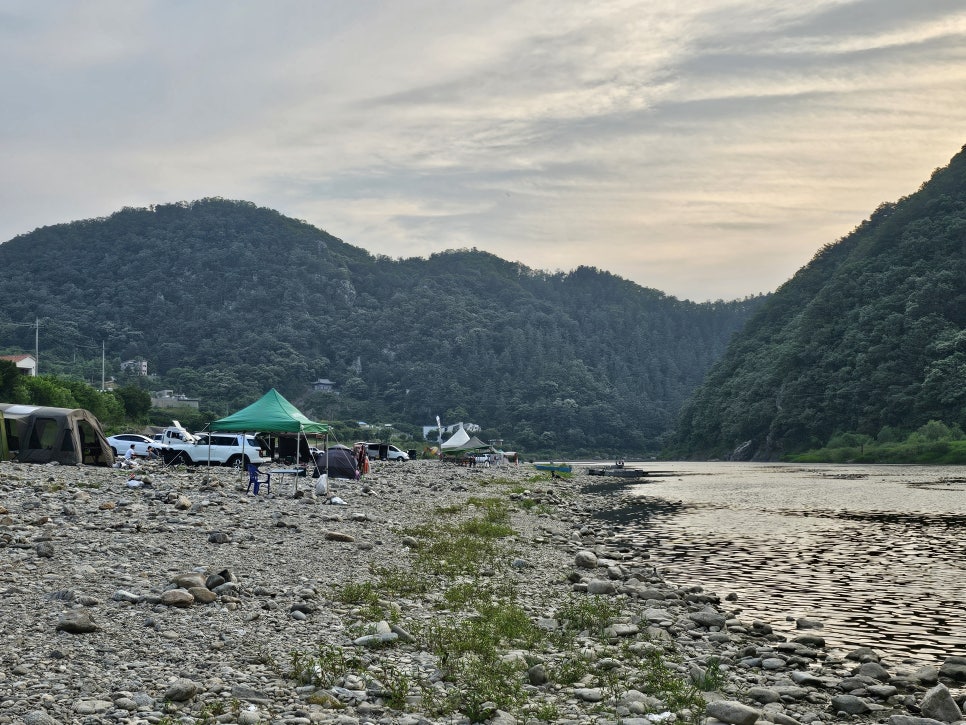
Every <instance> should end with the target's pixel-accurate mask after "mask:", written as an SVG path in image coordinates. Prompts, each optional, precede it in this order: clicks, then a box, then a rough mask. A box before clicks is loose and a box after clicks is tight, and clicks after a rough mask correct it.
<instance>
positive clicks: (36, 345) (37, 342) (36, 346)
mask: <svg viewBox="0 0 966 725" xmlns="http://www.w3.org/2000/svg"><path fill="white" fill-rule="evenodd" d="M36 319H37V330H36V331H35V333H34V373H36V374H37V375H40V318H39V317H38V318H36Z"/></svg>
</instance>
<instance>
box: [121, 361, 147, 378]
mask: <svg viewBox="0 0 966 725" xmlns="http://www.w3.org/2000/svg"><path fill="white" fill-rule="evenodd" d="M121 370H123V371H127V372H129V373H133V374H134V375H141V376H145V375H147V374H148V361H147V360H125V361H124V362H122V363H121Z"/></svg>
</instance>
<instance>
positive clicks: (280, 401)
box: [209, 388, 329, 433]
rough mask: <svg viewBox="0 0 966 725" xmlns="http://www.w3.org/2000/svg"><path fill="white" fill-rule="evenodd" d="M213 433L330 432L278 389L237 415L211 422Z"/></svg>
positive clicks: (273, 389) (323, 424)
mask: <svg viewBox="0 0 966 725" xmlns="http://www.w3.org/2000/svg"><path fill="white" fill-rule="evenodd" d="M209 428H210V429H211V430H213V431H215V430H220V431H236V432H245V431H261V432H265V433H328V432H329V426H327V425H326V424H325V423H316V422H314V421H311V420H309V419H308V418H306V417H305V415H303V414H302V412H301V411H300V410H299V409H298V408H296V407H295V406H294V405H292V404H291V403H290V402H288V401H287V400H286V399H285V398H284V397H282V395H281V393H279V392H278V391H277V390H276V389H275V388H272V389H271V390H269V391H268V392H267V393H265V395H263V396H262V397H261V398H259V399H258V400H256V401H255V402H254V403H252V404H251V405H249V406H248V407H247V408H242V409H241V410H239V411H238V412H237V413H232V414H231V415H229V416H227V417H226V418H221V419H220V420H216V421H215V422H214V423H212V424H211V425H210V426H209Z"/></svg>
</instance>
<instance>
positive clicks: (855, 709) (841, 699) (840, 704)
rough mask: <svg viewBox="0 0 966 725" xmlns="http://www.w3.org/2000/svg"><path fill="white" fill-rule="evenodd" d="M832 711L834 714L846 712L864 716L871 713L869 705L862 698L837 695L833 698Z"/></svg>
mask: <svg viewBox="0 0 966 725" xmlns="http://www.w3.org/2000/svg"><path fill="white" fill-rule="evenodd" d="M832 710H833V711H834V712H844V713H847V714H849V715H862V714H863V713H866V712H869V710H870V708H869V705H868V703H867V702H866V701H865V700H863V699H862V698H861V697H856V696H855V695H836V696H835V697H833V698H832Z"/></svg>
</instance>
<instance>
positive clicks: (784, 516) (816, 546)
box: [598, 462, 966, 664]
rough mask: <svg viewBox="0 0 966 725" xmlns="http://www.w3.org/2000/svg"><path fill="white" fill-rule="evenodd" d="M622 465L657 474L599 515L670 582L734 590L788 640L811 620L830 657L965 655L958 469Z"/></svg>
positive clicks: (962, 497)
mask: <svg viewBox="0 0 966 725" xmlns="http://www.w3.org/2000/svg"><path fill="white" fill-rule="evenodd" d="M627 465H628V467H632V466H633V467H640V468H643V469H645V470H648V471H654V472H657V471H662V472H665V475H660V476H657V475H656V476H654V477H649V478H646V479H640V480H642V481H647V482H646V483H640V484H638V483H636V482H634V483H631V484H629V485H627V486H626V487H625V489H624V490H628V491H630V492H632V493H633V494H634V495H635V505H632V506H629V507H625V508H623V509H615V510H613V511H609V512H603V513H602V515H603V516H605V517H607V518H609V519H611V520H616V521H619V522H621V524H622V526H621V529H620V531H621V534H620V536H619V538H620V539H623V540H624V541H626V542H627V543H628V544H629V545H632V546H634V547H635V548H641V549H643V550H644V551H646V552H647V553H648V554H649V555H650V557H651V561H652V562H653V563H654V565H655V566H657V567H658V569H659V570H660V571H661V573H662V574H663V575H664V577H665V578H666V579H667V581H668V582H669V583H672V584H676V585H681V586H683V585H691V584H701V585H702V586H703V587H704V589H705V590H706V591H713V592H716V593H717V594H718V595H720V596H721V597H722V599H724V597H725V596H727V595H728V594H734V595H736V596H737V601H733V602H722V603H723V604H724V605H725V606H726V607H727V608H728V609H738V610H740V614H739V617H740V618H741V619H742V620H743V621H745V622H747V623H750V622H751V621H752V620H755V619H757V620H761V621H763V622H767V623H768V624H770V625H771V626H772V627H773V628H774V629H775V631H776V632H780V633H782V634H785V635H787V636H794V635H795V634H796V628H795V620H796V619H797V618H799V617H806V618H809V619H817V620H820V621H822V622H823V624H824V627H823V629H822V630H821V632H820V634H821V635H822V636H823V637H825V639H826V642H827V646H828V648H829V649H830V650H833V651H834V650H838V651H845V650H850V649H853V648H855V647H858V646H868V647H872V648H873V649H875V650H877V651H878V652H879V653H880V654H882V655H883V656H884V657H886V658H887V659H888V660H889V661H891V662H892V663H897V662H906V663H909V664H939V663H941V662H942V660H943V659H945V658H946V657H947V656H949V655H966V560H964V554H966V552H964V544H966V468H962V467H940V466H868V465H787V464H754V463H663V462H661V463H654V462H647V463H638V464H631V463H628V464H627ZM598 480H600V481H601V486H602V487H603V488H604V489H606V488H607V486H613V485H618V481H620V480H621V479H613V478H601V479H598ZM610 482H613V483H610ZM625 483H626V480H625Z"/></svg>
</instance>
